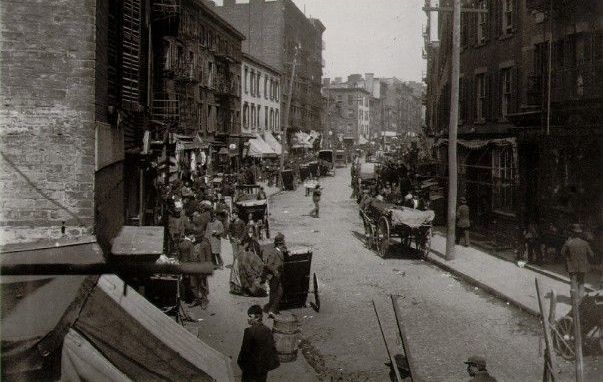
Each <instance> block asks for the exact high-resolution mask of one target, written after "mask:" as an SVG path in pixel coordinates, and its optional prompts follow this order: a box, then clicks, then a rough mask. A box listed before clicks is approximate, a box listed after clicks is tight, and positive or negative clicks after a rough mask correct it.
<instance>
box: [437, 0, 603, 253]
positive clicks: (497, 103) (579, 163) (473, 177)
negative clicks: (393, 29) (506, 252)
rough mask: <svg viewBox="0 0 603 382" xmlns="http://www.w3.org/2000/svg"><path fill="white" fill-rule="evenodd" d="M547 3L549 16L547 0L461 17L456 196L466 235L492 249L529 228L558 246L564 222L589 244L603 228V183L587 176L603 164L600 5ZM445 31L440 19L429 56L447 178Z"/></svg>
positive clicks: (515, 1) (486, 1) (518, 1)
mask: <svg viewBox="0 0 603 382" xmlns="http://www.w3.org/2000/svg"><path fill="white" fill-rule="evenodd" d="M450 3H451V2H450V1H448V2H446V1H444V2H441V3H440V5H442V6H450V5H451V4H450ZM552 4H554V6H553V8H552V13H551V8H550V5H551V2H549V1H539V0H508V1H500V2H499V1H490V0H479V1H473V2H472V6H473V7H478V8H482V9H487V10H488V12H487V13H479V14H476V13H463V15H462V20H461V62H460V94H459V127H458V138H459V140H458V145H459V148H458V164H459V195H461V196H466V199H467V202H468V204H469V206H470V210H471V219H472V230H473V231H476V233H478V234H479V233H482V234H484V235H486V237H487V238H488V239H489V241H490V242H492V243H494V244H498V245H502V244H503V243H504V245H506V246H509V245H513V241H514V240H515V239H517V238H518V237H519V236H520V235H518V233H519V232H521V229H522V228H524V227H526V226H527V224H529V223H535V224H536V225H538V226H539V227H540V230H541V232H542V235H543V236H546V237H547V241H548V242H550V243H555V242H556V243H562V242H563V238H564V237H566V236H565V235H566V230H567V228H568V225H569V224H571V223H572V222H578V223H582V224H584V225H585V226H586V227H587V229H588V230H589V232H591V233H592V232H593V231H596V230H597V229H600V228H597V227H601V223H602V220H603V211H602V206H603V203H602V195H603V188H602V182H601V179H600V177H596V176H595V177H593V176H592V174H598V173H600V172H601V164H602V163H603V158H602V153H601V147H602V145H601V117H602V110H603V107H602V104H601V102H602V94H601V91H602V90H601V89H603V87H602V82H601V73H602V72H603V71H602V68H603V67H602V65H603V61H602V60H603V38H602V36H603V32H602V29H601V25H603V10H602V6H603V4H601V2H599V1H596V0H592V1H585V2H552ZM451 28H452V24H451V17H450V15H448V14H446V13H440V16H439V25H438V29H439V40H440V44H439V47H438V49H434V50H430V51H429V52H428V56H429V57H430V61H429V63H430V64H429V65H430V66H429V76H430V77H431V78H429V79H427V83H428V85H429V88H428V92H427V94H428V96H429V102H430V104H431V106H430V107H428V116H427V121H428V126H427V129H428V131H429V132H430V133H432V134H433V135H434V138H435V140H436V146H437V147H436V150H435V151H436V155H437V157H438V159H439V162H440V164H441V166H440V170H441V175H442V176H444V177H446V158H447V155H446V152H447V144H448V142H447V135H448V120H449V112H450V72H451V69H450V68H451V61H450V60H451V46H452V45H451V36H452V32H451V31H452V29H451ZM549 44H552V59H551V60H549V59H548V57H549ZM434 54H437V57H433V55H434ZM549 78H550V81H549V80H548V79H549Z"/></svg>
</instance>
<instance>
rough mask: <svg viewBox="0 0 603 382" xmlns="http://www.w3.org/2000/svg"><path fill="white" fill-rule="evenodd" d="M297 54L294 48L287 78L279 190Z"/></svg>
mask: <svg viewBox="0 0 603 382" xmlns="http://www.w3.org/2000/svg"><path fill="white" fill-rule="evenodd" d="M298 52H299V46H298V45H296V46H295V54H294V55H293V63H292V64H291V77H289V94H287V105H286V106H285V114H284V116H283V118H284V119H285V123H284V124H283V134H282V139H281V163H280V171H279V172H280V184H281V188H283V189H284V188H285V184H284V182H283V171H284V170H285V151H287V150H288V148H287V146H288V144H287V130H288V129H289V109H291V97H293V81H294V79H295V67H296V66H297V54H298Z"/></svg>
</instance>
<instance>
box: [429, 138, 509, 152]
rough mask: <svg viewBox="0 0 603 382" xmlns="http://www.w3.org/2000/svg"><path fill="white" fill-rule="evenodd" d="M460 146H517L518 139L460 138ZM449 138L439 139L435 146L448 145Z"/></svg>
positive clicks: (474, 147)
mask: <svg viewBox="0 0 603 382" xmlns="http://www.w3.org/2000/svg"><path fill="white" fill-rule="evenodd" d="M457 143H458V145H459V146H463V147H466V148H468V149H471V150H476V149H481V148H482V147H485V146H487V145H496V146H505V145H512V146H515V145H516V143H517V140H516V139H515V138H496V139H470V140H469V139H459V140H457ZM447 144H448V139H446V138H442V139H439V140H438V141H437V142H436V143H435V147H439V146H441V145H447Z"/></svg>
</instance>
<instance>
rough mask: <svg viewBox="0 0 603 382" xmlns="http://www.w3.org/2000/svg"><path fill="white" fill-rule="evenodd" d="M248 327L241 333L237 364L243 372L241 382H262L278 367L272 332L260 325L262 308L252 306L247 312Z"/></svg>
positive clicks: (278, 362)
mask: <svg viewBox="0 0 603 382" xmlns="http://www.w3.org/2000/svg"><path fill="white" fill-rule="evenodd" d="M247 322H248V323H249V327H248V328H246V329H245V331H244V333H243V343H242V344H241V351H240V352H239V357H238V358H237V364H238V365H239V367H240V368H241V371H242V372H243V376H242V379H241V380H242V382H256V381H257V382H263V381H266V378H267V377H268V372H269V371H270V370H274V369H276V368H277V367H279V366H280V361H279V359H278V354H277V352H276V346H275V344H274V337H273V336H272V331H271V330H270V329H268V327H267V326H266V325H264V324H263V323H262V308H261V307H260V306H259V305H253V306H251V307H250V308H249V309H248V310H247Z"/></svg>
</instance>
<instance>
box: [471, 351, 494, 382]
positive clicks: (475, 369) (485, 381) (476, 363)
mask: <svg viewBox="0 0 603 382" xmlns="http://www.w3.org/2000/svg"><path fill="white" fill-rule="evenodd" d="M465 363H466V364H467V373H469V375H470V376H471V379H470V381H474V382H475V381H480V382H496V378H494V377H493V376H491V375H490V374H489V373H488V370H486V359H485V358H484V357H481V356H478V355H472V356H471V357H469V359H467V361H465Z"/></svg>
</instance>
